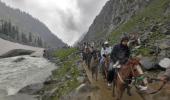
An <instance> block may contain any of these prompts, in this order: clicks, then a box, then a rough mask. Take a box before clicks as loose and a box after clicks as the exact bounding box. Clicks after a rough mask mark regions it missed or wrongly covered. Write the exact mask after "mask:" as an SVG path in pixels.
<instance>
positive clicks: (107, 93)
mask: <svg viewBox="0 0 170 100" xmlns="http://www.w3.org/2000/svg"><path fill="white" fill-rule="evenodd" d="M83 66H84V69H85V70H86V73H87V76H88V79H89V80H90V82H91V84H93V85H96V86H98V87H99V91H97V92H94V93H92V97H91V100H115V98H114V97H113V96H112V88H111V87H108V86H107V82H106V81H105V80H104V79H103V78H102V76H101V74H99V76H98V81H96V80H93V79H92V75H91V71H90V70H89V69H88V68H87V67H86V66H85V65H84V64H83ZM132 94H133V96H128V95H127V94H126V93H124V96H123V99H122V100H142V99H141V97H140V96H139V95H138V94H137V93H136V92H135V90H134V89H132Z"/></svg>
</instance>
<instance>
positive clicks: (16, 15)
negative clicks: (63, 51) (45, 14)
mask: <svg viewBox="0 0 170 100" xmlns="http://www.w3.org/2000/svg"><path fill="white" fill-rule="evenodd" d="M0 20H1V22H0V26H2V24H3V23H5V22H6V23H8V22H10V24H12V26H15V27H17V29H18V31H19V33H20V34H22V33H24V34H25V37H26V38H27V37H29V33H31V34H32V37H33V38H37V40H39V41H42V42H43V46H46V47H47V46H49V47H54V48H56V47H62V46H65V45H66V44H65V43H63V41H61V40H60V39H59V38H58V37H56V36H55V35H53V34H52V32H51V31H50V30H49V29H48V28H47V27H46V26H45V25H44V24H43V23H42V22H40V21H39V20H38V19H35V18H33V17H32V16H31V15H29V14H27V13H25V12H22V11H20V10H18V9H13V8H10V7H8V6H6V5H5V3H2V2H0ZM2 34H3V33H1V34H0V35H1V37H2ZM7 37H8V36H3V38H5V39H8V38H7ZM20 37H21V36H20ZM20 40H21V39H20ZM35 41H36V40H35ZM35 41H33V43H32V44H33V45H34V44H35ZM17 42H20V41H18V40H17ZM22 42H24V43H25V41H22ZM26 44H29V43H26ZM34 46H35V45H34Z"/></svg>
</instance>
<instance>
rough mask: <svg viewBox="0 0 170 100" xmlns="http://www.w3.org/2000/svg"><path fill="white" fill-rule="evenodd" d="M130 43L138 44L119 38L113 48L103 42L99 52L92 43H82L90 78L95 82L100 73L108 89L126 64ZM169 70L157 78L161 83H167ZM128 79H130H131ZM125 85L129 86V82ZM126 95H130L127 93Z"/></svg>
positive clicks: (128, 39) (137, 41) (125, 38)
mask: <svg viewBox="0 0 170 100" xmlns="http://www.w3.org/2000/svg"><path fill="white" fill-rule="evenodd" d="M130 39H131V40H130ZM130 43H132V44H133V45H135V46H136V44H140V41H139V40H138V39H134V38H130V37H128V36H124V37H122V38H121V41H120V43H118V44H117V45H114V46H110V45H109V42H108V41H105V42H104V43H103V44H102V48H101V50H99V49H97V47H95V44H94V42H92V43H84V44H83V49H82V58H83V60H84V62H85V64H86V65H87V66H88V69H89V70H91V72H92V78H93V79H95V80H96V81H97V79H98V72H101V73H102V75H103V77H104V79H105V80H106V81H107V83H108V86H109V87H110V86H111V85H112V83H113V82H114V81H115V80H114V79H115V77H116V76H117V73H118V71H119V70H120V69H121V67H122V66H123V65H125V64H126V63H127V62H128V60H129V58H130V56H131V47H130ZM169 69H170V66H169ZM169 69H167V72H166V73H165V74H164V75H163V76H162V77H160V78H159V79H160V80H161V81H163V82H167V81H168V80H169V79H170V70H169ZM129 78H130V79H131V78H132V77H129ZM127 83H128V84H130V83H131V80H130V81H129V82H127ZM142 89H144V90H145V89H147V87H142ZM127 93H128V94H129V95H131V93H130V92H129V91H128V92H127Z"/></svg>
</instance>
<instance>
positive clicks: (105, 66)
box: [104, 55, 110, 79]
mask: <svg viewBox="0 0 170 100" xmlns="http://www.w3.org/2000/svg"><path fill="white" fill-rule="evenodd" d="M109 64H110V57H109V55H106V56H105V58H104V76H105V78H106V79H107V75H108V69H109Z"/></svg>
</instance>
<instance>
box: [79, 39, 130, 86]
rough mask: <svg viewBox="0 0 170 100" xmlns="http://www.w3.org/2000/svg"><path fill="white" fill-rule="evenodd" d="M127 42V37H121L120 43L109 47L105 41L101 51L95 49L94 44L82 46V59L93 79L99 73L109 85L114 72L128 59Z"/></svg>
mask: <svg viewBox="0 0 170 100" xmlns="http://www.w3.org/2000/svg"><path fill="white" fill-rule="evenodd" d="M128 41H129V38H128V37H123V38H122V39H121V42H120V43H119V44H117V45H115V46H114V47H111V46H110V45H109V42H108V41H105V42H104V43H103V44H102V48H101V50H98V49H96V47H95V44H94V42H92V43H91V44H89V43H84V44H83V50H82V58H83V60H84V61H85V64H86V65H87V66H88V68H89V69H90V70H91V71H92V76H93V78H94V75H95V78H96V80H97V76H98V72H99V71H100V72H101V73H102V74H103V76H104V79H106V80H107V82H108V86H110V85H111V83H112V81H113V79H114V76H115V73H116V70H119V69H120V67H121V65H122V64H125V63H126V62H127V60H128V58H129V57H130V49H129V47H128Z"/></svg>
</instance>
